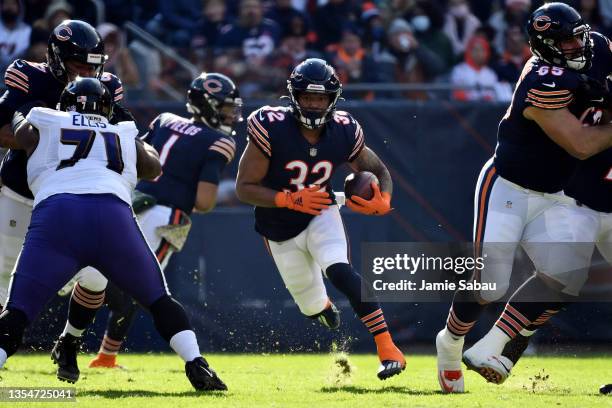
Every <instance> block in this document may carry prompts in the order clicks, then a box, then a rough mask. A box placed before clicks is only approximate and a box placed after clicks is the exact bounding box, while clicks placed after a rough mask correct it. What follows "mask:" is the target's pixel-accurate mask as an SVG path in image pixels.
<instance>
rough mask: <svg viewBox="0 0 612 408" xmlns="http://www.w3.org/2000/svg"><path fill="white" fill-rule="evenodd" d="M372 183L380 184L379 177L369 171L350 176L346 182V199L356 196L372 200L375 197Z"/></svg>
mask: <svg viewBox="0 0 612 408" xmlns="http://www.w3.org/2000/svg"><path fill="white" fill-rule="evenodd" d="M372 182H375V183H376V184H380V183H379V182H378V177H376V176H375V175H374V173H371V172H369V171H360V172H358V173H352V174H349V175H348V176H347V177H346V179H345V180H344V194H345V196H346V199H347V200H348V199H350V198H351V197H352V196H354V195H356V196H359V197H361V198H363V199H364V200H371V199H372V197H374V191H373V190H372V186H371V184H372Z"/></svg>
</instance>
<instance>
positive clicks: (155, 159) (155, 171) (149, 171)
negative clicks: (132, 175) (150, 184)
mask: <svg viewBox="0 0 612 408" xmlns="http://www.w3.org/2000/svg"><path fill="white" fill-rule="evenodd" d="M135 143H136V172H137V174H138V178H141V179H145V180H152V179H154V178H155V177H157V176H159V175H160V174H161V171H162V166H161V163H160V162H159V153H157V150H155V148H154V147H153V146H151V145H149V144H147V143H144V142H143V141H142V140H140V139H138V138H136V139H135Z"/></svg>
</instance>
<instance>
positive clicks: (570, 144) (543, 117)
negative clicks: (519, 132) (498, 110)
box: [523, 106, 612, 160]
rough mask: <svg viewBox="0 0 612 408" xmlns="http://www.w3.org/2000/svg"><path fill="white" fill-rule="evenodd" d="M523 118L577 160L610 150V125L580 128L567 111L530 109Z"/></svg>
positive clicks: (527, 109)
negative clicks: (531, 122)
mask: <svg viewBox="0 0 612 408" xmlns="http://www.w3.org/2000/svg"><path fill="white" fill-rule="evenodd" d="M523 115H524V116H525V117H526V118H527V119H530V120H533V121H535V122H536V123H537V124H538V126H540V128H542V130H543V131H544V132H545V133H546V134H547V135H548V137H550V138H551V139H552V140H553V141H554V142H555V143H556V144H558V145H559V146H561V147H562V148H563V149H564V150H565V151H567V152H568V153H569V154H571V155H572V156H574V157H576V158H577V159H580V160H585V159H588V158H589V157H591V156H594V155H596V154H597V153H599V152H601V151H603V150H606V149H608V148H609V147H612V124H605V125H599V126H586V127H584V126H582V123H580V121H579V120H578V118H576V117H575V116H574V115H573V114H572V113H571V112H570V111H569V110H568V109H567V108H563V109H554V110H551V109H540V108H535V107H533V106H530V107H528V108H526V109H525V110H524V111H523Z"/></svg>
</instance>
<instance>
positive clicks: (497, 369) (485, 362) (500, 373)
mask: <svg viewBox="0 0 612 408" xmlns="http://www.w3.org/2000/svg"><path fill="white" fill-rule="evenodd" d="M463 362H464V363H465V365H466V367H467V368H468V370H473V371H476V372H477V373H478V374H480V375H481V376H482V377H483V378H484V379H485V380H487V382H490V383H494V384H502V383H503V382H504V381H506V379H507V378H508V377H509V376H510V371H511V370H512V367H513V366H514V364H513V363H512V361H510V360H509V359H508V358H507V357H504V356H502V355H487V353H482V352H480V350H478V348H477V347H476V345H475V346H474V347H472V348H470V349H469V350H466V352H465V353H463Z"/></svg>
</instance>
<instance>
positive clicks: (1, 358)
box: [0, 348, 8, 368]
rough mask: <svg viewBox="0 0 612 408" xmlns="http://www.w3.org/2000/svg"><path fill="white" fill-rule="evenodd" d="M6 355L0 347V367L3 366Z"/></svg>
mask: <svg viewBox="0 0 612 408" xmlns="http://www.w3.org/2000/svg"><path fill="white" fill-rule="evenodd" d="M7 358H8V356H7V355H6V351H4V349H2V348H0V368H2V367H4V363H6V359H7Z"/></svg>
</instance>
